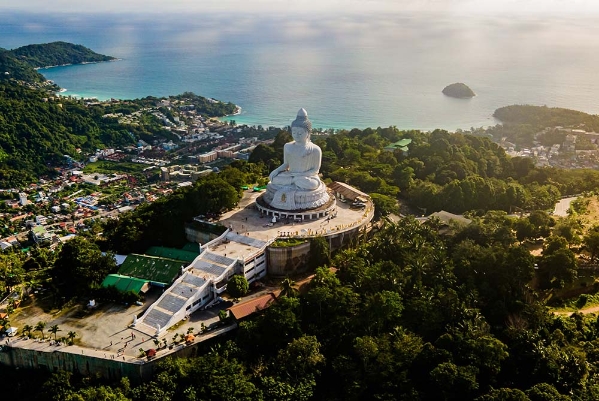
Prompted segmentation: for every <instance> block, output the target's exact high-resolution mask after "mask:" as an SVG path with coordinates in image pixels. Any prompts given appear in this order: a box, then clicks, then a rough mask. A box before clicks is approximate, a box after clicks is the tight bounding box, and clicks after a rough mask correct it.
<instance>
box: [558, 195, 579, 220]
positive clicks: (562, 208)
mask: <svg viewBox="0 0 599 401" xmlns="http://www.w3.org/2000/svg"><path fill="white" fill-rule="evenodd" d="M577 198H578V197H576V196H574V197H571V198H563V199H560V200H559V202H557V204H556V205H555V210H554V211H553V214H554V215H555V216H561V217H566V216H567V215H568V209H569V208H570V203H572V201H573V200H575V199H577Z"/></svg>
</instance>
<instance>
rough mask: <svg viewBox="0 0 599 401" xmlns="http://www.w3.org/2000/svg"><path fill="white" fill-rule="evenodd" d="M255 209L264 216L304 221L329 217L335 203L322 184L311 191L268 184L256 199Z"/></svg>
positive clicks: (292, 186)
mask: <svg viewBox="0 0 599 401" xmlns="http://www.w3.org/2000/svg"><path fill="white" fill-rule="evenodd" d="M256 207H257V208H258V210H259V211H260V213H262V215H265V216H273V217H276V218H277V219H294V220H296V221H298V220H301V221H305V220H316V219H320V218H324V217H327V216H329V215H330V214H332V213H333V212H334V210H335V208H336V202H335V196H333V195H331V194H329V190H328V188H327V187H326V185H324V183H322V182H321V183H320V185H319V187H318V188H316V189H315V190H313V191H307V190H304V189H301V188H298V187H297V186H295V185H276V184H273V183H270V184H268V186H267V187H266V192H265V193H264V194H262V195H261V196H260V197H259V198H258V199H256Z"/></svg>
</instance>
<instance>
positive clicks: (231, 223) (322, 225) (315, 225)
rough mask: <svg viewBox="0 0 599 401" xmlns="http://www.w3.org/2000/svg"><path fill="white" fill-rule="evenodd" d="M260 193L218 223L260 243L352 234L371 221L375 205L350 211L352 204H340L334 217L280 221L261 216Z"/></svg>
mask: <svg viewBox="0 0 599 401" xmlns="http://www.w3.org/2000/svg"><path fill="white" fill-rule="evenodd" d="M261 194H262V193H261V192H252V191H251V190H249V191H246V192H245V193H244V195H243V198H242V200H241V201H240V203H239V206H238V207H237V208H236V209H234V210H232V211H230V212H227V213H225V214H223V216H222V217H221V219H220V221H219V223H220V224H222V225H223V226H225V227H228V228H230V229H231V231H232V232H234V233H236V234H239V235H241V236H246V237H249V238H252V239H258V240H261V241H270V240H273V239H275V238H277V237H305V238H310V237H316V236H324V235H329V234H334V233H341V232H343V231H349V230H352V229H354V228H355V227H356V226H360V225H362V224H364V223H366V222H369V221H370V220H372V216H373V214H374V206H373V205H372V203H371V202H368V203H367V206H366V208H364V209H351V208H350V206H349V203H343V202H340V201H339V200H338V201H337V209H336V212H333V215H334V216H335V217H333V218H322V219H318V220H305V221H300V222H296V221H293V220H292V219H289V220H286V219H283V220H281V221H277V222H276V223H274V224H272V221H271V218H269V217H266V216H261V214H260V213H259V212H258V210H257V209H256V206H255V205H254V202H255V200H256V198H257V197H258V196H260V195H261Z"/></svg>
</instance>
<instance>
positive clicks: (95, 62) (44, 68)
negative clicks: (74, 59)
mask: <svg viewBox="0 0 599 401" xmlns="http://www.w3.org/2000/svg"><path fill="white" fill-rule="evenodd" d="M120 60H122V58H115V59H113V60H106V61H84V62H82V63H68V64H58V65H47V66H45V67H34V68H33V69H34V70H36V71H37V70H47V69H49V68H56V67H67V66H69V65H84V64H99V63H111V62H113V61H120Z"/></svg>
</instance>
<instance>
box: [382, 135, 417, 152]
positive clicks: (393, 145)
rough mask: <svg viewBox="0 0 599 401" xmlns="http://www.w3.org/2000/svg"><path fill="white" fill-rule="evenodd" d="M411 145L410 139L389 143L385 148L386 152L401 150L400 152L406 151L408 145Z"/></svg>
mask: <svg viewBox="0 0 599 401" xmlns="http://www.w3.org/2000/svg"><path fill="white" fill-rule="evenodd" d="M411 143H412V140H411V139H410V138H404V139H400V140H399V141H397V142H395V143H391V144H389V145H387V146H385V149H386V150H395V149H401V150H402V151H404V152H405V151H407V150H408V145H409V144H411Z"/></svg>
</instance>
